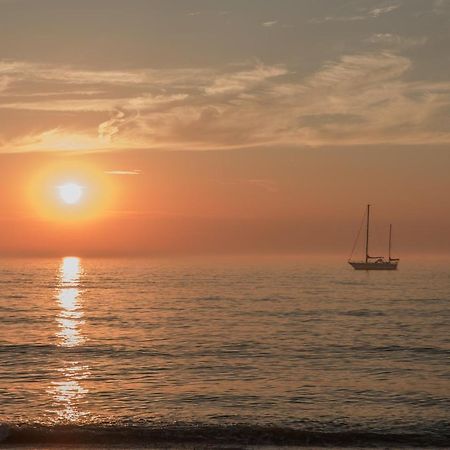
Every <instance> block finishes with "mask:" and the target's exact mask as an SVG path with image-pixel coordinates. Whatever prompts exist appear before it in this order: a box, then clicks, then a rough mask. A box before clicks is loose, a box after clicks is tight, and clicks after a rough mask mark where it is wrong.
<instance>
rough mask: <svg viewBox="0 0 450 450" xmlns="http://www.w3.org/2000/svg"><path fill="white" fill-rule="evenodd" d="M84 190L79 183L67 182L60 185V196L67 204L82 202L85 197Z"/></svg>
mask: <svg viewBox="0 0 450 450" xmlns="http://www.w3.org/2000/svg"><path fill="white" fill-rule="evenodd" d="M83 190H84V188H83V186H81V185H79V184H78V183H65V184H62V185H61V186H58V193H59V197H60V199H61V200H62V201H63V202H64V203H66V204H67V205H76V204H77V203H80V201H81V199H82V197H83Z"/></svg>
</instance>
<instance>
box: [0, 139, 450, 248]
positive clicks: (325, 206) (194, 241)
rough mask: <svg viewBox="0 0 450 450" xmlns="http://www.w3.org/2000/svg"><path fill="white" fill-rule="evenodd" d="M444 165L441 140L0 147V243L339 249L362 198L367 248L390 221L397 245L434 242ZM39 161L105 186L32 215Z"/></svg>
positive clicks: (443, 225)
mask: <svg viewBox="0 0 450 450" xmlns="http://www.w3.org/2000/svg"><path fill="white" fill-rule="evenodd" d="M430 152H432V153H433V158H430ZM55 161H56V162H55ZM449 164H450V153H449V152H448V151H447V149H446V148H416V149H412V148H401V147H391V148H386V149H383V150H380V149H377V148H359V147H358V148H355V147H352V148H351V149H344V148H339V149H337V148H322V149H298V148H295V149H284V150H281V149H278V150H268V149H253V150H247V151H243V150H239V151H237V150H236V151H211V152H162V151H161V152H146V151H132V152H130V151H126V152H116V153H98V154H90V155H76V154H74V155H72V156H69V155H65V156H63V157H61V155H55V154H54V153H50V154H14V155H12V154H9V155H0V192H2V195H1V197H0V211H1V214H0V225H1V230H2V232H1V234H0V251H1V253H2V254H7V255H14V254H33V255H64V254H77V255H92V256H96V255H128V254H132V255H153V254H157V255H160V254H163V255H164V254H203V253H208V254H215V253H219V254H220V253H340V254H345V256H347V253H348V252H349V251H350V249H351V245H352V243H353V238H354V235H355V233H356V230H357V228H358V225H359V223H360V220H361V216H362V213H363V210H364V206H365V204H366V203H367V202H368V201H370V202H371V203H372V204H373V242H374V248H375V249H379V250H380V251H384V249H385V247H386V239H385V238H386V232H387V229H386V227H387V226H388V223H389V221H391V222H392V223H393V224H394V230H395V240H394V244H395V247H396V250H398V252H400V253H402V254H404V253H446V252H449V250H450V235H449V230H450V197H449V195H448V193H449V192H450V179H449V177H448V171H447V168H448V167H449ZM46 167H47V168H51V169H52V170H53V168H55V167H56V168H57V172H58V171H59V170H61V169H60V168H61V167H72V168H75V169H74V170H73V171H72V173H73V174H75V179H76V175H77V173H79V174H80V175H82V174H84V173H85V169H86V167H89V168H90V170H91V171H92V174H90V176H92V177H93V179H94V181H95V182H98V183H99V184H100V187H101V188H103V189H104V190H105V192H107V193H108V198H100V199H99V200H98V201H99V203H98V204H97V205H96V210H97V213H98V214H96V215H94V216H93V217H88V218H86V220H81V221H80V220H74V218H76V215H75V217H74V218H71V217H70V215H69V216H68V215H67V209H66V206H64V205H61V204H60V205H57V206H56V210H55V211H53V213H52V214H50V215H43V214H42V212H43V211H42V205H41V204H40V203H33V202H34V200H33V202H31V203H30V201H29V192H28V191H27V190H28V186H29V183H30V180H33V177H35V174H36V173H37V171H39V170H42V169H43V168H46ZM64 170H65V169H64ZM44 173H45V171H44ZM46 176H48V177H49V179H50V178H51V177H50V176H49V175H46ZM78 179H81V178H78ZM55 186H56V184H55ZM36 195H37V197H39V195H50V194H49V193H48V192H47V193H39V194H36ZM86 195H87V196H88V197H89V195H91V194H90V193H89V192H87V193H86ZM41 198H42V197H41ZM43 200H45V199H44V198H43ZM67 217H68V219H67Z"/></svg>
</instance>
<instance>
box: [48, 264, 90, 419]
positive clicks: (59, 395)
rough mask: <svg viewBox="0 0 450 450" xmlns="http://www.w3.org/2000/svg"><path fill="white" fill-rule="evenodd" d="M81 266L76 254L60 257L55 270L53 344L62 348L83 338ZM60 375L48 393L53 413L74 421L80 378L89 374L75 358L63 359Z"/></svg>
mask: <svg viewBox="0 0 450 450" xmlns="http://www.w3.org/2000/svg"><path fill="white" fill-rule="evenodd" d="M82 274H83V267H82V264H81V260H80V258H76V257H66V258H63V260H62V262H61V265H60V269H59V274H58V288H57V292H56V300H57V302H58V305H59V308H60V311H59V314H58V316H57V322H58V328H59V331H58V332H57V335H56V337H57V345H58V346H60V347H63V348H75V347H77V346H79V345H81V344H83V343H84V342H85V337H84V336H83V334H82V332H81V330H80V327H81V326H82V325H83V323H84V321H83V309H82V299H81V289H80V282H81V276H82ZM58 371H59V372H60V374H61V377H62V379H61V380H58V381H55V382H53V383H52V389H51V393H52V395H53V398H54V400H55V404H56V405H55V406H56V409H57V416H58V418H59V419H62V420H65V421H76V420H78V419H79V418H80V417H81V416H83V413H82V411H80V409H79V408H78V407H77V405H78V404H79V402H80V400H81V399H82V398H83V397H84V396H85V395H86V394H87V390H86V389H85V388H84V387H83V386H82V385H81V383H80V382H81V380H83V379H85V378H87V376H88V375H89V368H88V367H87V366H84V365H82V364H81V363H80V362H79V361H77V360H76V359H75V360H74V359H72V358H71V360H70V361H69V360H66V361H64V364H63V367H61V368H60V369H59V370H58Z"/></svg>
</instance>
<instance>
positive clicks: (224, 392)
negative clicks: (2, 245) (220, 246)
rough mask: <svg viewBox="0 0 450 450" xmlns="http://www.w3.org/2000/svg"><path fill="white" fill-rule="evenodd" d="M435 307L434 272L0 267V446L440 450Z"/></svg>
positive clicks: (442, 341)
mask: <svg viewBox="0 0 450 450" xmlns="http://www.w3.org/2000/svg"><path fill="white" fill-rule="evenodd" d="M449 304H450V265H449V264H448V262H430V261H428V262H426V263H425V264H419V263H418V262H409V263H408V262H403V261H402V262H401V266H400V269H399V271H398V272H395V273H391V272H385V273H383V272H379V273H375V272H373V273H366V272H355V271H353V270H352V269H351V268H350V267H349V266H347V265H346V264H345V262H342V261H339V260H330V261H320V260H313V261H306V260H302V259H285V260H269V259H267V260H263V261H259V262H255V261H252V260H250V259H242V258H240V259H236V260H232V259H228V260H222V261H218V260H215V261H206V260H205V261H203V260H199V259H197V260H189V261H188V260H184V261H169V260H125V259H122V260H94V259H86V260H84V259H78V258H64V259H59V260H58V259H53V260H5V259H4V260H0V325H1V326H0V423H1V424H3V425H2V426H0V441H1V440H2V439H3V442H4V443H7V442H16V441H17V442H19V441H20V442H26V440H27V439H28V438H29V439H38V440H39V439H44V438H43V437H42V434H43V433H44V434H45V436H47V437H48V436H49V435H50V434H51V433H52V431H53V432H54V433H55V434H57V435H58V436H60V435H61V433H63V434H64V433H66V434H67V433H72V434H71V436H77V437H76V439H78V438H79V439H81V440H82V439H83V433H85V434H86V433H94V431H95V433H97V435H98V434H99V433H101V432H104V433H114V431H115V430H119V431H120V433H121V436H122V437H123V436H124V435H125V434H126V435H127V439H134V438H135V439H137V436H138V435H139V436H140V437H142V436H146V433H148V436H150V437H151V436H153V437H154V436H156V437H158V439H159V438H161V439H163V438H164V436H165V433H166V434H170V436H169V437H168V438H167V439H169V438H170V439H181V437H180V436H179V435H183V436H186V435H188V434H192V435H195V433H200V434H199V436H200V437H202V439H203V438H204V439H205V440H208V439H212V441H214V440H216V439H217V438H218V436H219V437H220V436H222V437H223V436H226V435H227V434H228V435H229V436H237V437H236V440H239V439H241V438H242V436H247V437H248V436H250V437H251V436H254V439H253V441H255V442H259V443H260V442H266V441H263V440H261V439H263V438H261V436H264V433H266V434H265V436H266V438H267V443H274V442H275V443H280V442H294V443H295V442H297V441H298V442H301V439H303V438H304V437H305V436H306V438H305V439H307V440H308V439H311V442H320V439H324V442H328V441H327V439H328V438H329V436H333V439H335V440H336V439H337V442H338V443H339V442H340V441H339V439H341V440H342V442H343V443H351V444H352V443H353V442H354V441H355V442H356V441H358V442H360V443H361V442H362V443H364V442H365V439H366V438H367V439H366V440H367V443H368V444H371V443H373V442H375V441H378V436H384V437H385V438H386V439H388V440H389V439H391V440H392V439H393V441H392V442H396V441H397V440H398V441H399V442H403V438H404V442H406V443H407V444H409V445H424V444H427V443H428V444H434V445H450V437H449V433H450V432H449V411H450V397H449V388H450V381H449V380H450V375H449V363H450V333H449V330H450V313H449ZM93 430H94V431H93ZM180 430H181V431H180ZM58 433H59V434H58ZM127 433H128V434H127ZM139 433H140V434H139ZM177 433H178V434H177ZM277 433H278V434H277ZM296 433H297V434H296ZM302 433H303V434H302ZM177 436H178V437H177ZM199 436H194V438H198V437H199ZM74 439H75V438H74ZM258 439H259V440H258ZM314 439H316V441H315V440H314ZM374 439H375V441H374ZM296 440H297V441H296ZM249 441H252V439H249Z"/></svg>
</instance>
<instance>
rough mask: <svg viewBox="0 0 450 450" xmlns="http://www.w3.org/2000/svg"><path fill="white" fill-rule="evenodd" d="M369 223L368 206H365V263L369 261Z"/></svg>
mask: <svg viewBox="0 0 450 450" xmlns="http://www.w3.org/2000/svg"><path fill="white" fill-rule="evenodd" d="M369 222H370V205H367V225H366V263H367V261H368V260H369Z"/></svg>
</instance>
